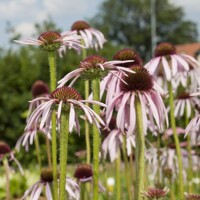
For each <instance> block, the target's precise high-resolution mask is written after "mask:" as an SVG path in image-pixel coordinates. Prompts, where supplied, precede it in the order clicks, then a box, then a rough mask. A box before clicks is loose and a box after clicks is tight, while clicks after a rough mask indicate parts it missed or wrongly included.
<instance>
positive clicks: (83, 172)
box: [74, 164, 105, 192]
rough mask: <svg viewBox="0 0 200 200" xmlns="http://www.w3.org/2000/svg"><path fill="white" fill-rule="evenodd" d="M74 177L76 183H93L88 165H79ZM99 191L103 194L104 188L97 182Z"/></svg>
mask: <svg viewBox="0 0 200 200" xmlns="http://www.w3.org/2000/svg"><path fill="white" fill-rule="evenodd" d="M74 177H75V178H76V179H77V182H78V183H80V184H82V183H87V182H89V183H92V182H93V169H92V166H91V165H89V164H79V165H78V166H77V168H76V169H75V172H74ZM98 187H99V190H100V191H102V192H105V188H104V187H103V185H102V184H101V183H100V182H99V183H98Z"/></svg>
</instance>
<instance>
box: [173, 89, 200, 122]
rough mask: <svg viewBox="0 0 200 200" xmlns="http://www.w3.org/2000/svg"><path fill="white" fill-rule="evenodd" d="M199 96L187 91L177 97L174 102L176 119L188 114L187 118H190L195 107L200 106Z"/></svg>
mask: <svg viewBox="0 0 200 200" xmlns="http://www.w3.org/2000/svg"><path fill="white" fill-rule="evenodd" d="M197 95H199V93H189V92H187V91H186V92H182V93H180V94H179V95H177V97H176V99H175V101H174V106H175V109H174V115H175V117H182V116H183V115H184V114H185V112H186V113H187V118H190V117H191V114H192V109H193V108H194V107H195V105H199V104H200V99H199V98H198V97H197Z"/></svg>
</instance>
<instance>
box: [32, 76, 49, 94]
mask: <svg viewBox="0 0 200 200" xmlns="http://www.w3.org/2000/svg"><path fill="white" fill-rule="evenodd" d="M31 92H32V96H33V98H37V97H40V96H44V95H47V94H49V87H48V85H47V84H46V83H45V82H44V81H42V80H37V81H35V82H34V83H33V85H32V88H31Z"/></svg>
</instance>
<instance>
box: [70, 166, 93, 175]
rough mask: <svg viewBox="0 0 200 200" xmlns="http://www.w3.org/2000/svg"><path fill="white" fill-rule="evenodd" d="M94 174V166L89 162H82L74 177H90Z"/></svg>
mask: <svg viewBox="0 0 200 200" xmlns="http://www.w3.org/2000/svg"><path fill="white" fill-rule="evenodd" d="M92 176H93V171H92V167H91V166H90V165H88V164H80V165H78V167H77V168H76V170H75V172H74V177H75V178H77V179H83V178H89V177H92Z"/></svg>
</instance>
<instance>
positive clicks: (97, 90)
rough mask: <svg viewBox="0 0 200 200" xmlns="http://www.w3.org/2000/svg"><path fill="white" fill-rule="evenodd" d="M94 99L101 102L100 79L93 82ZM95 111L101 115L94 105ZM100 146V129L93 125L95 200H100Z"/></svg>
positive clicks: (97, 107)
mask: <svg viewBox="0 0 200 200" xmlns="http://www.w3.org/2000/svg"><path fill="white" fill-rule="evenodd" d="M92 93H93V99H94V100H96V101H99V99H100V79H99V78H97V79H95V80H92ZM93 110H94V112H96V113H97V114H100V106H99V105H95V104H94V105H93ZM99 146H100V136H99V131H98V128H97V127H96V125H95V124H93V200H98V196H99V192H98V182H99Z"/></svg>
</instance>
